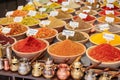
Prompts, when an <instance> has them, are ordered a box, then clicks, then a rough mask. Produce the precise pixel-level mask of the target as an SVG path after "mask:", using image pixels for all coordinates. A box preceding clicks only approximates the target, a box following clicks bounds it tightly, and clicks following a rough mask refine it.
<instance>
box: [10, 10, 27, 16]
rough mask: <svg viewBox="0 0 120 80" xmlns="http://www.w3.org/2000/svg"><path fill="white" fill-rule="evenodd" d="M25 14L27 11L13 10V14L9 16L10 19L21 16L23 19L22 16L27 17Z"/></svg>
mask: <svg viewBox="0 0 120 80" xmlns="http://www.w3.org/2000/svg"><path fill="white" fill-rule="evenodd" d="M27 13H28V12H27V11H22V10H15V11H14V12H13V14H12V15H11V17H16V16H22V17H24V16H26V15H27Z"/></svg>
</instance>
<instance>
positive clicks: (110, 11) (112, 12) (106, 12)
mask: <svg viewBox="0 0 120 80" xmlns="http://www.w3.org/2000/svg"><path fill="white" fill-rule="evenodd" d="M105 14H114V11H113V10H105Z"/></svg>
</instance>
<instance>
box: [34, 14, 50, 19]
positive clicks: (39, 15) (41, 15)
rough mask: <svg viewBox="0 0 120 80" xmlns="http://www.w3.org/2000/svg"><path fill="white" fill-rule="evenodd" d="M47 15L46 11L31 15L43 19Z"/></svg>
mask: <svg viewBox="0 0 120 80" xmlns="http://www.w3.org/2000/svg"><path fill="white" fill-rule="evenodd" d="M47 17H48V14H47V13H42V14H40V13H37V14H36V15H35V16H33V18H36V19H44V18H47Z"/></svg>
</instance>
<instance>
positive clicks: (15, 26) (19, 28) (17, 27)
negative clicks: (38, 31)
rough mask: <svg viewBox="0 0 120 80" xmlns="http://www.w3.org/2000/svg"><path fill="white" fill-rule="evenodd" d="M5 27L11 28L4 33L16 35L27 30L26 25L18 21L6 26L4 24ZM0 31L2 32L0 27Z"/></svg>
mask: <svg viewBox="0 0 120 80" xmlns="http://www.w3.org/2000/svg"><path fill="white" fill-rule="evenodd" d="M6 28H11V30H10V32H9V33H7V34H6V35H16V34H21V33H24V32H26V31H27V27H26V26H23V25H22V24H19V23H12V24H9V25H8V26H6ZM0 33H2V29H1V30H0ZM2 34H4V33H2Z"/></svg>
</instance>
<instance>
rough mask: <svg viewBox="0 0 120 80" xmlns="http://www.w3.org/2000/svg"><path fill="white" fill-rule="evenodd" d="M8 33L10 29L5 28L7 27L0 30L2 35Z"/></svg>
mask: <svg viewBox="0 0 120 80" xmlns="http://www.w3.org/2000/svg"><path fill="white" fill-rule="evenodd" d="M10 31H11V28H7V27H3V28H2V33H4V34H7V33H10Z"/></svg>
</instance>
